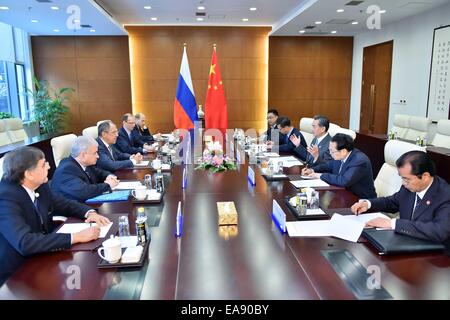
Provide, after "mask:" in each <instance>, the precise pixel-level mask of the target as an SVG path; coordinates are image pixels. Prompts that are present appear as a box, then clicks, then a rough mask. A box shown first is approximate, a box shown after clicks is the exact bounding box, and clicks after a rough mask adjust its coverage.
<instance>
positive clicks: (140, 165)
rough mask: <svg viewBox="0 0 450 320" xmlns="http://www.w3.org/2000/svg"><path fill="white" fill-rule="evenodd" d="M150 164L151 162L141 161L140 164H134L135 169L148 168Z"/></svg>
mask: <svg viewBox="0 0 450 320" xmlns="http://www.w3.org/2000/svg"><path fill="white" fill-rule="evenodd" d="M149 163H150V161H141V162H139V163H134V162H133V164H134V166H135V167H148V164H149Z"/></svg>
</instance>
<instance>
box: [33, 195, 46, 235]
mask: <svg viewBox="0 0 450 320" xmlns="http://www.w3.org/2000/svg"><path fill="white" fill-rule="evenodd" d="M38 199H39V198H38V197H37V196H36V194H35V195H34V201H33V204H34V206H35V207H36V214H37V216H38V218H39V222H40V223H41V231H42V233H46V228H45V224H44V219H42V215H41V211H40V210H39V201H38Z"/></svg>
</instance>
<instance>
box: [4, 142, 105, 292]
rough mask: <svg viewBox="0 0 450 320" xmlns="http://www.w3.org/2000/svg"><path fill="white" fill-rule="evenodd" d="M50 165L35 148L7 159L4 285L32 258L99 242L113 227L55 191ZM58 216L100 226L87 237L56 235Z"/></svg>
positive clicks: (83, 234) (21, 150) (86, 232)
mask: <svg viewBox="0 0 450 320" xmlns="http://www.w3.org/2000/svg"><path fill="white" fill-rule="evenodd" d="M49 168H50V166H49V164H48V162H46V161H45V158H44V153H43V152H42V151H41V150H39V149H37V148H34V147H21V148H18V149H15V150H13V151H11V152H9V153H8V154H6V156H5V161H4V163H3V171H4V174H3V178H2V181H1V182H0V285H2V284H3V282H4V281H6V279H7V278H8V277H9V276H10V275H11V274H12V273H13V272H14V271H16V270H17V269H18V268H19V267H20V265H21V264H22V263H23V262H24V261H25V259H26V258H27V257H29V256H32V255H35V254H39V253H43V252H50V251H57V250H64V249H68V248H70V247H71V246H72V245H73V244H75V243H84V242H89V241H92V240H95V239H97V238H98V237H99V235H100V228H99V227H102V226H105V225H107V224H109V223H110V221H109V220H108V219H107V218H105V217H103V216H101V215H99V214H97V213H96V212H95V210H92V208H90V207H89V206H86V205H84V204H81V203H78V202H76V201H73V200H68V199H65V198H63V197H61V196H60V195H58V194H54V193H52V192H51V191H50V188H49V186H48V183H47V182H48V177H47V175H48V169H49ZM54 214H58V215H64V216H73V217H78V218H80V219H83V220H84V219H86V220H85V222H88V223H89V222H95V223H96V226H92V227H89V228H87V229H84V230H83V231H80V232H76V233H72V234H63V233H55V232H53V231H54V225H53V223H52V216H53V215H54Z"/></svg>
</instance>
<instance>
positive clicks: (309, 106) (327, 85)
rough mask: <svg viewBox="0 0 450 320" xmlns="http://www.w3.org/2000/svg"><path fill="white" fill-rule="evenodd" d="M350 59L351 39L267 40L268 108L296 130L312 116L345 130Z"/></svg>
mask: <svg viewBox="0 0 450 320" xmlns="http://www.w3.org/2000/svg"><path fill="white" fill-rule="evenodd" d="M352 55H353V38H351V37H270V38H269V106H270V107H275V108H277V109H278V111H279V113H280V114H282V115H286V116H288V117H289V118H290V119H291V120H292V121H293V123H294V125H295V126H296V127H298V125H299V121H300V118H302V117H312V116H314V115H315V114H324V115H326V116H328V117H329V118H330V120H331V121H332V122H334V123H337V124H338V125H340V126H342V127H348V123H349V117H350V94H351V77H352Z"/></svg>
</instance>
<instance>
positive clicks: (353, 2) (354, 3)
mask: <svg viewBox="0 0 450 320" xmlns="http://www.w3.org/2000/svg"><path fill="white" fill-rule="evenodd" d="M363 2H364V1H356V0H355V1H350V2H349V3H346V4H345V5H346V6H358V5H360V4H361V3H363Z"/></svg>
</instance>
